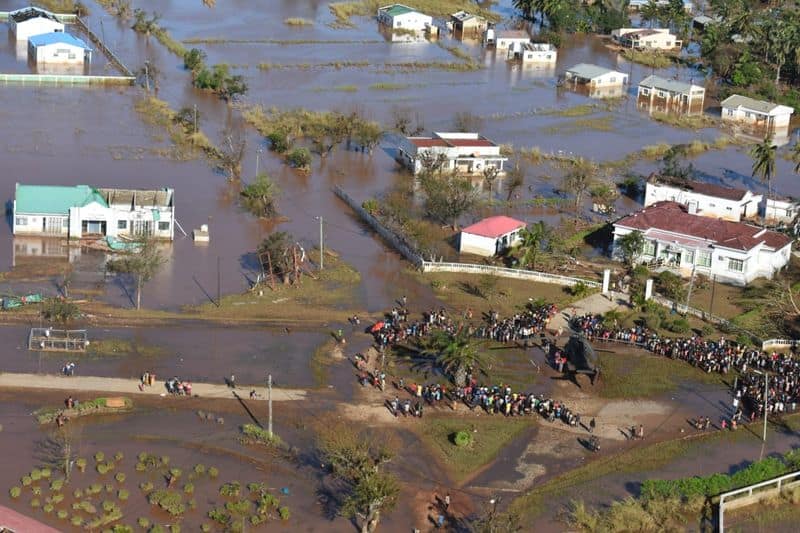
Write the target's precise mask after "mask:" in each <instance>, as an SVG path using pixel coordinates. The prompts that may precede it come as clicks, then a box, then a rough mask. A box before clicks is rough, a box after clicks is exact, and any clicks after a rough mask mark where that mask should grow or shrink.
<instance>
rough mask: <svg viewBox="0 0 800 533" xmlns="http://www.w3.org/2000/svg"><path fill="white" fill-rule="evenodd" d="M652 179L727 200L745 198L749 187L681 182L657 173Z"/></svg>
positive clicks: (655, 181)
mask: <svg viewBox="0 0 800 533" xmlns="http://www.w3.org/2000/svg"><path fill="white" fill-rule="evenodd" d="M650 179H651V180H652V181H653V182H654V183H656V184H659V185H669V186H671V187H675V188H677V189H685V190H688V191H693V192H696V193H697V194H703V195H705V196H713V197H715V198H723V199H725V200H733V201H739V200H742V199H744V197H745V195H746V194H747V193H748V191H747V189H734V188H733V187H725V186H724V185H714V184H713V183H701V182H699V181H687V182H681V181H679V180H677V178H670V177H668V176H659V175H657V174H653V175H651V176H650Z"/></svg>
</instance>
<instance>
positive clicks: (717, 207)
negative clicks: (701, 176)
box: [644, 174, 763, 222]
mask: <svg viewBox="0 0 800 533" xmlns="http://www.w3.org/2000/svg"><path fill="white" fill-rule="evenodd" d="M762 200H763V196H762V195H760V194H753V193H752V192H751V191H749V190H747V189H734V188H732V187H723V186H722V185H714V184H712V183H702V182H699V181H690V180H679V179H676V178H672V177H669V176H662V175H659V174H652V175H651V176H650V177H649V178H648V179H647V183H646V184H645V190H644V206H645V207H648V206H651V205H653V204H657V203H659V202H677V203H679V204H683V205H685V206H686V210H687V212H688V213H689V214H692V215H699V216H703V217H710V218H722V219H725V220H732V221H734V222H740V221H741V220H743V219H747V218H754V217H756V216H758V212H759V206H760V205H761V201H762Z"/></svg>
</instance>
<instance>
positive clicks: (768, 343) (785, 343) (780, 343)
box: [761, 339, 797, 350]
mask: <svg viewBox="0 0 800 533" xmlns="http://www.w3.org/2000/svg"><path fill="white" fill-rule="evenodd" d="M796 345H797V341H796V340H795V339H767V340H765V341H763V342H762V343H761V349H762V350H769V349H770V348H791V347H792V346H796Z"/></svg>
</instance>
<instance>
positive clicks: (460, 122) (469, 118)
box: [453, 111, 483, 133]
mask: <svg viewBox="0 0 800 533" xmlns="http://www.w3.org/2000/svg"><path fill="white" fill-rule="evenodd" d="M482 124H483V120H482V119H481V117H479V116H478V115H476V114H474V113H471V112H469V111H459V112H458V113H456V114H455V116H454V117H453V131H459V132H461V133H469V132H473V131H480V129H481V125H482Z"/></svg>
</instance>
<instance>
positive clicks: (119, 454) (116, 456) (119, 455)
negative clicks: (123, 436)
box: [114, 452, 125, 462]
mask: <svg viewBox="0 0 800 533" xmlns="http://www.w3.org/2000/svg"><path fill="white" fill-rule="evenodd" d="M124 457H125V456H124V455H123V454H122V452H117V453H115V454H114V460H115V461H116V462H120V461H122V459H123V458H124Z"/></svg>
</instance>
